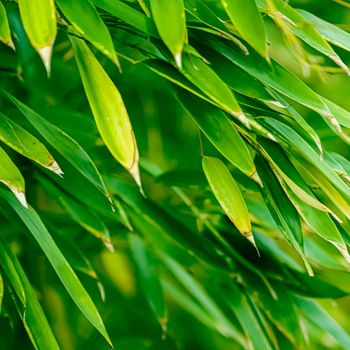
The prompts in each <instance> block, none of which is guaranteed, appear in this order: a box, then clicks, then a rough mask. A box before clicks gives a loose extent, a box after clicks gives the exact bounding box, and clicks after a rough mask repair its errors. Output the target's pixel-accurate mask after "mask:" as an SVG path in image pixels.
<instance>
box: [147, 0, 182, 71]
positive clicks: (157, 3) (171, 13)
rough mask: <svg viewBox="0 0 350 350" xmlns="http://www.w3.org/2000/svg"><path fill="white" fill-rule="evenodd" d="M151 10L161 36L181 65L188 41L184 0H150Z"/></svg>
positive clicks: (177, 62) (179, 65)
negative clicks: (183, 51) (184, 48)
mask: <svg viewBox="0 0 350 350" xmlns="http://www.w3.org/2000/svg"><path fill="white" fill-rule="evenodd" d="M150 6H151V12H152V17H153V19H154V22H155V24H156V27H157V30H158V32H159V35H160V37H161V38H162V40H163V41H164V43H165V45H166V46H167V47H168V49H169V50H170V52H171V53H172V54H173V56H174V58H175V61H176V64H177V65H178V67H181V66H182V64H181V55H182V50H183V46H184V44H185V42H186V41H187V31H186V21H185V8H184V3H183V0H172V1H166V0H150Z"/></svg>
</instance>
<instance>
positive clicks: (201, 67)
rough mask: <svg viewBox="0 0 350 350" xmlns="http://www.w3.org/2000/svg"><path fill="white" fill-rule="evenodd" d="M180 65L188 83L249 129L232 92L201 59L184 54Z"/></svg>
mask: <svg viewBox="0 0 350 350" xmlns="http://www.w3.org/2000/svg"><path fill="white" fill-rule="evenodd" d="M182 64H183V74H184V75H185V77H186V78H187V79H188V80H189V81H191V82H192V83H193V84H194V85H196V86H197V87H198V88H199V89H200V90H202V91H203V92H204V93H205V94H206V95H207V96H208V97H209V98H211V99H212V100H213V101H214V102H215V103H216V104H218V105H219V106H220V107H221V108H223V109H224V110H225V111H226V112H228V113H230V114H231V115H233V116H234V117H236V118H237V119H238V120H240V121H241V122H242V123H243V124H244V125H246V126H248V127H249V121H248V119H247V117H246V116H245V115H244V114H243V112H242V109H241V107H240V106H239V104H238V103H237V100H236V98H235V97H234V95H233V92H232V91H231V90H230V89H229V88H228V86H227V85H226V84H225V83H224V82H223V81H222V80H221V79H220V78H219V76H218V75H217V74H216V73H215V72H214V71H213V70H212V69H211V68H210V67H209V66H208V65H207V64H206V63H205V62H203V60H202V59H201V58H199V57H197V56H194V55H189V54H188V53H184V54H183V57H182Z"/></svg>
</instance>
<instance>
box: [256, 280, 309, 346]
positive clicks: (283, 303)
mask: <svg viewBox="0 0 350 350" xmlns="http://www.w3.org/2000/svg"><path fill="white" fill-rule="evenodd" d="M254 286H255V287H258V286H257V285H256V284H255V285H254ZM274 289H275V291H276V295H277V299H273V298H272V297H271V294H270V293H269V292H268V291H267V290H266V291H265V290H261V289H260V290H259V293H256V297H255V299H257V304H258V305H259V307H260V309H262V310H263V311H264V313H265V314H266V316H267V317H268V319H269V320H270V321H271V322H272V323H274V324H275V326H276V327H277V328H278V330H279V331H281V332H282V333H283V334H284V335H285V336H286V337H287V338H288V339H289V340H290V341H291V342H292V343H293V345H294V346H295V347H296V348H298V347H300V346H301V343H302V333H301V327H300V324H299V319H298V315H297V312H296V303H295V300H294V296H293V294H292V293H290V292H289V290H288V288H287V287H286V285H284V284H282V283H274ZM250 292H253V290H250Z"/></svg>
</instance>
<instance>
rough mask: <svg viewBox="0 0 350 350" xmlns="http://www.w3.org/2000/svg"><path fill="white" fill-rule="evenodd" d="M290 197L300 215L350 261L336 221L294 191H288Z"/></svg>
mask: <svg viewBox="0 0 350 350" xmlns="http://www.w3.org/2000/svg"><path fill="white" fill-rule="evenodd" d="M288 194H289V198H291V200H292V201H293V203H294V206H295V207H296V208H297V210H298V212H299V214H300V216H301V217H302V218H303V219H304V221H305V222H306V224H307V225H308V226H309V227H310V228H311V229H312V230H313V231H314V232H316V233H317V234H318V235H319V236H320V237H322V238H323V239H324V240H326V241H328V242H330V243H331V244H333V245H334V246H335V247H336V248H337V249H338V250H339V252H340V253H341V254H342V255H343V257H344V258H345V260H346V261H347V262H350V255H349V252H348V248H347V246H346V244H345V242H344V240H343V238H342V236H341V234H340V232H339V230H338V228H337V226H336V225H335V224H334V222H333V221H332V220H331V218H330V217H329V216H328V214H326V213H324V212H320V211H317V210H315V209H314V208H312V207H310V206H308V205H307V204H305V203H304V202H302V201H300V200H299V198H297V197H296V196H295V195H294V193H292V191H288Z"/></svg>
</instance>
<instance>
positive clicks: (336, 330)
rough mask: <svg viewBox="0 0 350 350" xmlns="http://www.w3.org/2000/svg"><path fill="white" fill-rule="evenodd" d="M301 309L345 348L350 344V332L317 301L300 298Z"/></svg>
mask: <svg viewBox="0 0 350 350" xmlns="http://www.w3.org/2000/svg"><path fill="white" fill-rule="evenodd" d="M298 304H299V306H300V310H301V311H302V313H303V314H304V316H305V317H306V318H307V319H309V320H310V321H311V322H313V323H314V324H315V325H316V326H317V327H322V331H323V332H328V333H329V334H330V335H332V337H333V338H334V339H335V340H336V341H337V344H338V345H340V346H341V347H342V348H343V349H344V350H345V349H348V348H349V346H350V336H349V334H348V333H347V332H346V331H345V330H344V329H343V328H342V327H341V326H340V325H339V324H338V323H337V322H336V321H335V320H334V319H333V317H331V316H330V315H329V314H328V312H327V311H326V310H324V309H323V308H322V307H321V306H320V305H319V304H318V303H317V302H315V301H312V300H308V299H306V298H298Z"/></svg>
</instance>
